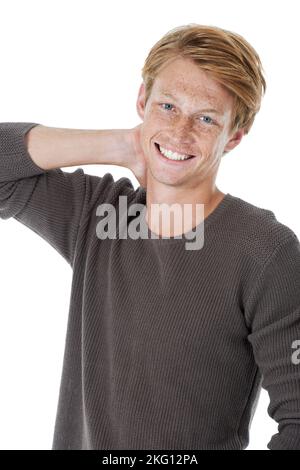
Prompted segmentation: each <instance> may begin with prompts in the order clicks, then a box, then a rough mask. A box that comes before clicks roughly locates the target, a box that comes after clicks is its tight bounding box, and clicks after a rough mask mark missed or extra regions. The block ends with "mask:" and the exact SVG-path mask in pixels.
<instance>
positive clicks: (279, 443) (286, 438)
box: [267, 423, 300, 450]
mask: <svg viewBox="0 0 300 470" xmlns="http://www.w3.org/2000/svg"><path fill="white" fill-rule="evenodd" d="M267 447H268V448H269V449H270V450H300V423H299V424H286V425H284V426H283V427H282V429H281V431H280V432H279V433H277V434H275V435H274V436H273V437H272V439H271V441H270V442H269V443H268V446H267Z"/></svg>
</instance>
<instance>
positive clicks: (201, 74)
mask: <svg viewBox="0 0 300 470" xmlns="http://www.w3.org/2000/svg"><path fill="white" fill-rule="evenodd" d="M162 91H165V92H167V93H171V94H172V95H173V96H174V97H175V98H176V101H175V100H174V99H172V98H170V97H165V96H164V95H162ZM162 103H165V104H164V105H163V106H162ZM167 103H168V104H167ZM232 105H233V97H232V96H231V95H230V93H229V92H228V91H227V90H226V89H225V88H224V87H223V86H222V85H221V84H219V83H218V82H217V81H216V80H214V79H213V78H212V77H211V76H210V75H209V74H208V73H207V72H206V71H203V70H201V69H199V66H197V65H196V64H194V63H193V62H192V61H191V60H190V59H186V58H175V59H174V58H173V59H171V60H170V61H168V62H167V63H166V64H164V66H163V67H162V69H161V70H160V72H159V74H158V76H157V77H156V79H155V81H154V84H153V88H152V91H151V94H150V97H149V99H148V102H147V104H145V88H144V83H142V84H141V86H140V89H139V93H138V99H137V104H136V106H137V112H138V114H139V116H140V118H141V119H142V121H143V123H142V126H141V145H142V148H143V151H144V154H145V157H146V160H147V209H148V208H149V207H150V204H152V203H157V204H160V203H167V204H173V203H179V204H184V203H192V204H196V203H197V202H198V203H203V204H204V205H205V206H204V217H206V216H207V215H208V214H209V213H210V212H212V211H213V210H214V208H215V207H216V206H217V205H218V204H219V202H220V201H221V200H222V199H223V197H224V193H222V192H221V191H220V190H219V189H218V188H217V187H216V185H215V179H216V176H217V171H218V168H219V165H220V162H221V158H222V156H223V152H224V151H227V152H229V151H230V150H232V149H233V148H234V147H235V146H236V145H238V144H239V143H240V141H241V140H242V138H243V135H244V130H243V129H240V130H238V131H236V132H235V133H230V123H231V113H232ZM207 108H214V109H218V110H219V111H221V113H222V114H221V115H220V116H219V115H216V114H214V113H211V112H203V113H202V112H199V110H202V109H207ZM209 118H211V119H212V120H213V121H214V124H211V119H209ZM154 142H158V143H161V144H162V145H163V147H165V148H168V144H169V145H170V147H175V148H178V149H184V152H183V153H186V154H191V155H195V156H196V158H193V159H192V160H190V161H188V162H187V163H186V164H178V165H177V164H172V163H169V162H168V161H162V160H161V159H160V158H159V157H158V155H157V152H156V150H155V147H154Z"/></svg>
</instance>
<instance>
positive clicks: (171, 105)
mask: <svg viewBox="0 0 300 470" xmlns="http://www.w3.org/2000/svg"><path fill="white" fill-rule="evenodd" d="M165 104H166V105H168V106H173V105H172V104H170V103H161V105H162V106H163V105H165ZM165 111H169V109H166V110H165Z"/></svg>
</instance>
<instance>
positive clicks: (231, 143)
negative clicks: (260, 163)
mask: <svg viewBox="0 0 300 470" xmlns="http://www.w3.org/2000/svg"><path fill="white" fill-rule="evenodd" d="M244 135H245V129H239V130H238V131H236V132H235V133H234V134H233V135H232V136H231V137H230V139H229V140H228V142H227V144H226V146H225V147H224V153H228V152H230V150H232V149H234V147H236V146H237V145H238V144H239V143H240V142H241V140H242V138H243V137H244Z"/></svg>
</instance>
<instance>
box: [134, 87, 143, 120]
mask: <svg viewBox="0 0 300 470" xmlns="http://www.w3.org/2000/svg"><path fill="white" fill-rule="evenodd" d="M136 110H137V113H138V115H139V116H140V118H141V119H142V120H144V114H145V84H144V82H143V83H142V84H141V86H140V89H139V93H138V98H137V102H136Z"/></svg>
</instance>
